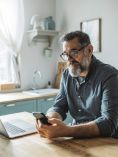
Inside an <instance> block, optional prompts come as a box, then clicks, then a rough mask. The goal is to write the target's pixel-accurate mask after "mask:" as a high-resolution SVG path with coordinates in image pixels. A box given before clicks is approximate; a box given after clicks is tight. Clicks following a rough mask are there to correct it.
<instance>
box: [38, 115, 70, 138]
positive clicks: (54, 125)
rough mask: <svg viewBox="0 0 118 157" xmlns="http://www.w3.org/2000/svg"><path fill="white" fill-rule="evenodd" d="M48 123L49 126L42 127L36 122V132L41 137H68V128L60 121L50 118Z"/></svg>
mask: <svg viewBox="0 0 118 157" xmlns="http://www.w3.org/2000/svg"><path fill="white" fill-rule="evenodd" d="M48 122H49V123H50V124H51V125H44V124H42V123H41V122H40V121H39V120H37V125H36V127H37V130H38V132H39V134H40V135H41V136H42V137H46V138H49V139H50V138H56V137H64V136H68V132H69V126H67V125H66V124H65V123H63V122H62V121H61V120H59V119H56V118H50V119H49V120H48Z"/></svg>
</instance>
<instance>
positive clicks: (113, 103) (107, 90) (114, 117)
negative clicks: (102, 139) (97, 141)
mask: <svg viewBox="0 0 118 157" xmlns="http://www.w3.org/2000/svg"><path fill="white" fill-rule="evenodd" d="M102 90H103V91H102V93H103V94H102V101H101V113H100V114H101V116H99V117H98V118H97V119H95V122H96V124H97V125H98V128H99V130H100V133H101V135H102V136H113V137H114V136H117V137H118V75H117V74H114V75H112V76H110V77H109V78H107V80H105V81H104V82H103V88H102Z"/></svg>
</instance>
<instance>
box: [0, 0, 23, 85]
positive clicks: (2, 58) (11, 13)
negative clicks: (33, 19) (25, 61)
mask: <svg viewBox="0 0 118 157" xmlns="http://www.w3.org/2000/svg"><path fill="white" fill-rule="evenodd" d="M23 34H24V8H23V0H10V1H9V0H0V84H5V83H14V84H16V85H20V75H19V65H18V56H19V54H20V48H21V44H22V39H23Z"/></svg>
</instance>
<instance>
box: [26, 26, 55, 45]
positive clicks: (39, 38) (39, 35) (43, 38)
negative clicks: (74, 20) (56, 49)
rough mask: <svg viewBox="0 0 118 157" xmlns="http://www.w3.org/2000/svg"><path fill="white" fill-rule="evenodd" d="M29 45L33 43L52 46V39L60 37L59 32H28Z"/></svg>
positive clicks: (37, 30) (36, 30)
mask: <svg viewBox="0 0 118 157" xmlns="http://www.w3.org/2000/svg"><path fill="white" fill-rule="evenodd" d="M27 33H28V41H29V44H31V43H32V42H49V44H51V41H52V39H53V38H54V37H55V36H56V35H58V31H55V30H40V29H35V30H29V31H28V32H27Z"/></svg>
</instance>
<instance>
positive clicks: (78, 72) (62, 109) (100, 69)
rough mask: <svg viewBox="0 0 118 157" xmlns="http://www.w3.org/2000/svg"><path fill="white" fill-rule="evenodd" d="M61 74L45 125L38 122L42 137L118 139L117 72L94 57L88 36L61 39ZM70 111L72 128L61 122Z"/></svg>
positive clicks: (78, 35)
mask: <svg viewBox="0 0 118 157" xmlns="http://www.w3.org/2000/svg"><path fill="white" fill-rule="evenodd" d="M62 44H63V53H62V54H61V55H60V56H61V58H62V59H63V60H64V61H66V62H67V63H68V67H67V69H66V70H65V71H64V72H63V75H62V79H61V83H60V90H59V93H58V95H57V97H56V100H55V104H54V105H53V106H52V107H51V108H50V109H49V110H48V111H47V117H48V122H49V123H50V124H51V125H44V124H42V123H41V122H40V121H38V122H37V129H38V132H39V134H40V135H41V136H43V137H46V138H55V137H63V136H66V137H67V136H68V137H77V138H79V137H81V138H82V137H96V136H103V137H105V136H111V137H118V71H117V69H115V68H114V67H113V66H111V65H108V64H104V63H103V62H101V61H99V60H98V59H96V57H95V56H94V55H93V46H92V44H91V41H90V38H89V36H88V34H86V33H84V32H81V31H74V32H70V33H67V34H66V35H64V36H63V37H62ZM68 112H70V115H71V116H72V117H73V123H72V125H71V126H69V125H66V124H65V123H64V122H63V120H65V119H66V114H67V113H68Z"/></svg>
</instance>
